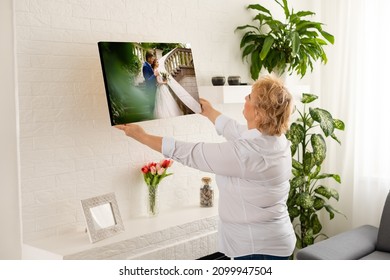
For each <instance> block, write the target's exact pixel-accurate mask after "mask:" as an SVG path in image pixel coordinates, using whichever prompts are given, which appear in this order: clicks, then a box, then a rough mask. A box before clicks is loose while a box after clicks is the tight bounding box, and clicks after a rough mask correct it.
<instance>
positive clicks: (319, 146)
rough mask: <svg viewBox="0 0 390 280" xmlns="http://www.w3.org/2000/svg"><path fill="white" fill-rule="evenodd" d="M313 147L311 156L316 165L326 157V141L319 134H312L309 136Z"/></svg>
mask: <svg viewBox="0 0 390 280" xmlns="http://www.w3.org/2000/svg"><path fill="white" fill-rule="evenodd" d="M310 142H311V146H312V148H313V158H314V161H315V163H316V165H321V164H322V162H323V161H324V159H325V157H326V143H325V139H324V137H322V135H321V134H313V135H312V136H311V138H310Z"/></svg>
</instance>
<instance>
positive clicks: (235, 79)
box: [228, 76, 241, 86]
mask: <svg viewBox="0 0 390 280" xmlns="http://www.w3.org/2000/svg"><path fill="white" fill-rule="evenodd" d="M228 84H229V85H230V86H237V85H240V84H241V77H240V76H229V77H228Z"/></svg>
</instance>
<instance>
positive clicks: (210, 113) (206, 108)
mask: <svg viewBox="0 0 390 280" xmlns="http://www.w3.org/2000/svg"><path fill="white" fill-rule="evenodd" d="M199 102H200V106H201V107H202V112H201V114H202V115H203V116H205V117H207V118H208V119H209V120H210V121H211V122H212V123H215V120H216V119H217V117H218V116H219V115H221V112H219V111H217V110H215V109H214V108H213V106H212V105H211V103H210V102H209V101H208V100H206V99H203V98H199Z"/></svg>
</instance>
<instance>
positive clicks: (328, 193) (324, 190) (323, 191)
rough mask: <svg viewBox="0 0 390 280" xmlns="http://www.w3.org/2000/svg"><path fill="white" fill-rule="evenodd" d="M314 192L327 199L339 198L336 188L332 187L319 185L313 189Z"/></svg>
mask: <svg viewBox="0 0 390 280" xmlns="http://www.w3.org/2000/svg"><path fill="white" fill-rule="evenodd" d="M314 192H315V193H318V194H320V195H322V196H324V197H326V198H327V199H330V198H331V197H333V198H334V199H336V200H339V193H338V191H337V190H336V189H333V188H328V187H325V186H322V185H320V186H318V187H317V188H316V189H315V190H314Z"/></svg>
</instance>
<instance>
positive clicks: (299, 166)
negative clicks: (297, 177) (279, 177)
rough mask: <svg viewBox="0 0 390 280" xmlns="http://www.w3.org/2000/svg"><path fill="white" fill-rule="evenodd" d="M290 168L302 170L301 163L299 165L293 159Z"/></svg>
mask: <svg viewBox="0 0 390 280" xmlns="http://www.w3.org/2000/svg"><path fill="white" fill-rule="evenodd" d="M292 167H293V168H295V169H296V170H302V169H303V166H302V163H300V162H299V161H297V160H296V159H294V158H293V159H292Z"/></svg>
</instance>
